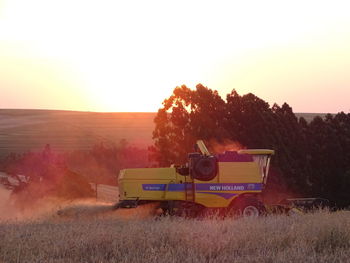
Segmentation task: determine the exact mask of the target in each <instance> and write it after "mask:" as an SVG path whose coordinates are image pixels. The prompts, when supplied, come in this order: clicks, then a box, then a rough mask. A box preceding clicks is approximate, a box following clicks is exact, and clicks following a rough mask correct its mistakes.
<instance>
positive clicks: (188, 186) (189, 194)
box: [185, 176, 195, 202]
mask: <svg viewBox="0 0 350 263" xmlns="http://www.w3.org/2000/svg"><path fill="white" fill-rule="evenodd" d="M194 191H195V189H194V182H193V179H192V178H191V177H190V176H186V177H185V198H186V201H190V202H194V197H195V194H194Z"/></svg>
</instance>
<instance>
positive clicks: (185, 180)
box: [115, 140, 291, 217]
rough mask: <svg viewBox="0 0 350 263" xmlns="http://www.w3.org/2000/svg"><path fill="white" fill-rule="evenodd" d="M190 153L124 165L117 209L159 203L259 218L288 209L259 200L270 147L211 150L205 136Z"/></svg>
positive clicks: (170, 209)
mask: <svg viewBox="0 0 350 263" xmlns="http://www.w3.org/2000/svg"><path fill="white" fill-rule="evenodd" d="M197 146H198V148H199V150H200V153H199V152H196V153H190V154H188V163H187V164H186V165H183V166H177V165H172V166H171V167H167V168H137V169H124V170H121V171H120V174H119V179H118V183H119V200H120V201H119V203H117V204H116V206H115V207H116V208H135V207H137V206H139V205H143V204H147V203H157V204H158V205H159V207H158V209H160V210H161V212H162V214H168V215H184V216H188V217H198V216H202V215H207V214H211V213H214V214H218V215H223V216H227V215H233V216H235V215H238V216H244V217H257V216H259V215H262V214H265V213H266V212H267V211H271V210H274V211H277V210H278V211H281V210H282V211H284V212H285V211H287V210H290V209H291V206H290V205H278V206H275V207H272V208H271V207H268V206H267V205H265V204H264V202H263V200H262V191H263V190H264V187H265V184H266V181H267V177H268V174H269V166H270V159H271V156H272V155H273V154H274V151H273V150H268V149H243V150H239V151H226V152H224V153H222V154H217V155H212V154H210V152H209V151H208V149H207V148H206V146H205V144H204V142H203V141H201V140H199V141H197Z"/></svg>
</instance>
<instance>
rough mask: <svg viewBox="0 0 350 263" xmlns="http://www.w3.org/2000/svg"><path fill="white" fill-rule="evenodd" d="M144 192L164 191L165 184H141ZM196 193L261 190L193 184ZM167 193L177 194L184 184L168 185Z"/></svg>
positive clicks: (257, 185) (259, 186)
mask: <svg viewBox="0 0 350 263" xmlns="http://www.w3.org/2000/svg"><path fill="white" fill-rule="evenodd" d="M188 185H190V184H188ZM142 189H143V190H144V191H165V190H166V189H167V184H142ZM195 189H196V191H197V190H199V191H247V190H248V191H259V190H262V184H260V183H241V184H225V183H222V184H220V183H199V184H195ZM167 190H168V191H170V192H179V191H184V190H185V184H169V185H168V189H167Z"/></svg>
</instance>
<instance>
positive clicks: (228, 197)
mask: <svg viewBox="0 0 350 263" xmlns="http://www.w3.org/2000/svg"><path fill="white" fill-rule="evenodd" d="M197 193H199V194H212V195H218V196H221V197H223V198H225V199H230V198H231V197H233V196H235V195H237V194H231V193H215V192H197Z"/></svg>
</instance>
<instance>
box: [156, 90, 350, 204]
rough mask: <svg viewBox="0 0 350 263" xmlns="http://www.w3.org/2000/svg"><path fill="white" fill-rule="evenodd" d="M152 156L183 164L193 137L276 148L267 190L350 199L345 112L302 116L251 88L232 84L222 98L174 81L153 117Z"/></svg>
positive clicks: (349, 129) (349, 132)
mask: <svg viewBox="0 0 350 263" xmlns="http://www.w3.org/2000/svg"><path fill="white" fill-rule="evenodd" d="M153 139H154V146H153V147H150V152H151V155H152V158H153V159H154V160H156V161H157V162H159V164H160V165H161V166H168V165H170V164H172V163H178V164H184V163H186V161H187V154H188V153H189V152H193V145H194V144H195V142H196V140H197V139H203V140H204V141H205V142H206V143H207V144H208V146H209V148H211V150H212V151H213V152H215V150H216V149H215V145H217V144H222V145H225V144H228V142H231V143H232V142H233V143H234V144H235V145H240V146H241V147H243V148H269V149H274V150H275V151H276V154H275V156H274V157H273V159H272V169H271V173H270V177H269V180H268V182H267V189H266V191H267V192H269V191H270V192H271V193H282V194H283V193H288V194H289V195H290V196H294V197H301V196H303V197H323V198H327V199H329V200H331V201H333V202H336V204H337V205H338V206H339V207H345V206H349V205H350V191H349V189H350V114H345V113H344V112H340V113H338V114H335V115H331V114H327V115H326V116H325V118H321V117H319V116H317V117H315V118H314V119H313V120H312V121H311V122H307V121H306V120H305V119H304V118H303V117H300V118H298V117H296V115H295V114H294V112H293V110H292V108H291V107H290V106H289V105H288V104H287V103H284V104H283V105H282V106H279V105H277V104H273V105H272V106H270V105H269V104H268V103H267V102H266V101H264V100H263V99H261V98H259V97H257V96H255V95H254V94H252V93H249V94H246V95H239V94H238V93H237V92H236V91H235V90H233V91H232V92H231V93H230V94H227V96H226V100H224V99H223V98H221V97H220V95H219V94H218V92H217V91H215V90H211V89H209V88H207V87H205V86H203V85H201V84H198V85H197V86H196V89H195V90H191V89H189V88H188V87H186V86H185V85H183V86H180V87H176V88H175V89H174V91H173V94H172V95H171V96H170V97H169V98H167V99H165V100H164V102H163V107H162V108H161V109H159V110H158V113H157V115H156V117H155V130H154V132H153Z"/></svg>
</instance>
